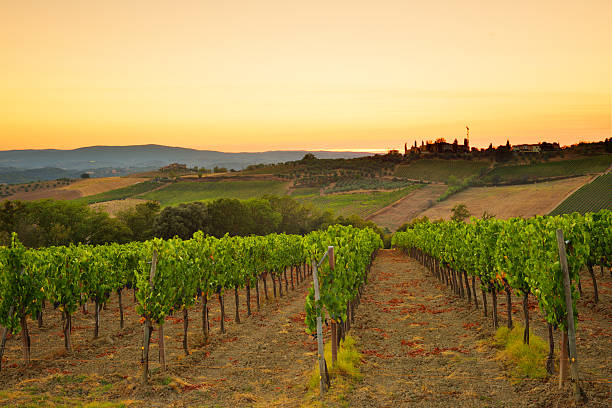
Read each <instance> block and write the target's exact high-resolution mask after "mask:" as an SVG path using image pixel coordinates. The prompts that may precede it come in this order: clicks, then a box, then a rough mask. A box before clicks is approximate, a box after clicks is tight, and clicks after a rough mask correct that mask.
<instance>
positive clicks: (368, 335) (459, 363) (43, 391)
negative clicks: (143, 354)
mask: <svg viewBox="0 0 612 408" xmlns="http://www.w3.org/2000/svg"><path fill="white" fill-rule="evenodd" d="M583 279H584V281H583V290H584V293H585V295H584V296H583V297H582V298H581V299H580V300H579V301H578V308H579V310H581V311H583V313H581V314H580V317H579V324H578V343H577V344H578V353H579V354H578V355H579V357H580V359H581V362H582V363H581V365H580V368H581V373H582V377H581V378H582V379H583V380H584V381H583V387H584V388H585V390H586V391H587V393H588V396H589V398H590V400H589V403H590V404H591V405H587V406H593V407H604V406H606V401H607V400H609V396H610V388H609V384H607V383H606V382H605V379H606V378H609V377H610V376H611V375H612V372H611V371H610V370H612V366H611V365H610V364H608V363H607V362H609V361H610V359H611V358H612V356H611V355H610V351H611V350H612V344H611V343H610V338H611V336H612V326H611V324H610V322H611V320H610V319H611V316H610V313H611V311H610V310H609V307H608V306H607V305H610V301H612V280H611V278H610V277H609V275H607V274H606V275H605V277H603V278H602V279H601V280H600V297H601V299H600V306H597V307H594V306H593V304H592V287H591V286H590V279H589V278H588V275H587V274H586V273H585V274H583ZM310 284H311V281H310V280H308V281H306V282H305V283H304V284H302V285H300V286H299V287H296V290H290V291H289V292H288V293H285V294H284V295H283V297H282V298H274V297H273V295H272V291H271V289H270V286H271V282H270V281H268V285H269V288H268V291H269V297H270V300H268V301H265V300H264V297H263V292H262V296H261V297H262V299H261V300H262V309H261V311H256V308H255V306H254V301H253V315H252V316H251V317H246V307H245V304H244V300H245V295H244V291H241V292H240V300H241V303H240V313H241V315H242V323H241V324H236V323H235V321H234V314H235V306H234V302H233V299H231V298H232V296H227V297H226V301H225V313H226V318H225V322H226V325H225V326H226V330H227V332H226V333H225V334H220V333H219V320H220V318H219V313H220V311H219V304H218V302H217V300H216V299H211V301H210V302H209V307H210V318H211V336H210V338H209V341H208V342H204V341H202V328H201V319H200V313H201V302H200V301H198V302H197V304H196V305H195V306H194V307H192V308H190V313H189V315H190V325H189V329H188V331H189V336H188V338H189V349H190V352H191V354H190V355H189V356H185V355H184V353H183V350H182V347H181V340H182V334H183V321H182V317H181V316H180V315H175V316H171V317H169V318H168V319H167V323H166V325H165V326H166V327H165V338H166V361H167V364H168V368H167V371H166V373H162V372H161V371H160V365H159V363H158V360H157V353H156V352H157V343H158V334H159V332H158V331H157V330H156V331H155V332H154V333H153V340H152V345H151V352H150V354H151V356H150V367H151V371H152V372H151V374H152V378H151V380H150V382H149V385H147V386H143V385H142V384H141V383H140V378H139V376H140V365H139V363H138V362H139V359H140V345H141V342H142V324H141V323H140V321H139V316H138V315H137V313H136V312H135V310H134V302H133V300H132V298H131V297H132V296H131V292H128V291H127V290H126V291H124V292H125V296H124V300H123V302H124V313H125V319H126V322H125V327H124V329H123V330H121V329H119V327H118V305H117V296H116V294H113V295H112V297H111V301H110V302H109V304H108V306H107V309H106V310H103V311H102V312H101V314H100V317H101V324H100V325H101V330H102V331H101V334H102V335H101V337H100V339H98V340H96V341H92V340H91V330H92V328H93V324H94V323H93V320H94V317H93V313H91V312H90V313H88V314H83V313H82V312H81V311H78V312H76V313H75V314H74V317H73V319H74V320H73V335H72V336H73V341H74V351H73V352H72V353H71V354H69V355H68V354H66V353H65V352H64V351H63V348H64V346H63V340H62V337H61V335H60V333H61V317H60V312H59V311H57V310H55V311H53V309H51V308H49V309H48V310H46V311H45V320H44V326H43V328H41V329H39V328H37V327H36V322H35V321H30V323H31V325H30V327H31V329H30V330H31V333H30V334H31V338H32V343H31V344H32V353H33V355H32V359H33V362H32V365H31V366H30V367H27V368H26V367H23V363H22V362H21V344H20V340H21V339H20V335H15V336H11V337H10V338H9V340H8V342H7V350H6V354H5V361H4V364H3V367H2V376H0V388H1V389H2V391H0V405H2V406H41V405H45V406H57V407H59V406H62V407H79V406H87V407H91V408H93V407H106V408H114V407H150V406H174V407H188V406H211V407H226V406H233V407H261V408H263V407H310V406H319V405H317V404H318V403H317V398H316V392H317V391H318V389H317V388H316V387H315V388H314V389H311V388H309V385H308V383H309V381H310V376H311V375H312V372H313V370H314V369H315V367H316V352H317V343H316V341H315V340H314V339H313V338H312V336H310V335H307V334H306V333H305V331H304V329H305V325H304V299H305V296H306V293H307V289H308V287H309V285H310ZM261 286H262V285H261V282H260V290H262V289H261ZM489 298H490V297H489ZM498 301H499V303H498V313H499V315H500V324H501V325H504V324H505V320H506V316H507V315H506V305H505V296H500V297H499V299H498ZM92 308H93V304H91V303H90V304H89V309H90V310H91V309H92ZM529 309H530V310H531V311H532V322H531V324H532V329H533V331H534V333H535V334H537V335H539V336H540V337H543V338H544V339H546V336H547V333H546V325H545V324H544V323H543V316H541V315H540V314H539V312H538V311H537V310H538V306H537V303H536V302H535V301H534V300H533V299H531V300H530V302H529ZM489 313H491V312H490V311H489ZM521 313H522V311H521V310H520V299H519V298H515V299H514V308H513V314H514V316H513V318H514V321H515V324H516V323H521V322H522V317H521ZM323 328H324V336H325V342H326V343H329V341H330V328H329V326H328V325H324V326H323ZM350 335H351V336H353V337H354V338H355V339H356V341H357V350H358V351H359V353H360V355H361V363H360V367H358V372H357V374H358V378H360V379H359V380H356V381H354V382H353V383H350V384H348V385H345V386H344V387H341V385H340V384H339V383H338V382H336V381H334V380H332V388H331V390H330V393H329V397H328V401H327V402H326V405H325V406H328V407H346V406H350V407H412V406H422V407H449V406H453V407H494V406H499V407H536V408H548V407H551V406H558V407H565V406H571V390H570V388H569V386H566V388H565V389H563V390H558V389H557V384H556V377H555V376H553V377H549V378H545V379H539V380H525V381H522V382H518V383H513V382H512V380H511V379H510V377H511V374H510V372H509V371H506V370H505V369H504V366H503V364H502V363H501V361H499V358H498V356H497V353H498V351H499V350H498V349H497V348H496V346H495V343H494V340H493V335H494V330H493V328H492V324H491V318H490V316H489V317H483V315H482V304H481V307H480V309H475V308H474V307H473V305H470V304H469V303H468V302H467V301H466V300H464V299H460V298H459V297H458V296H456V295H454V294H453V293H452V291H450V290H449V289H448V288H446V287H445V286H444V285H441V284H440V283H439V282H438V281H437V280H435V279H434V278H433V277H432V276H431V274H430V272H429V271H427V269H426V268H424V267H423V266H421V265H420V264H419V263H418V262H416V261H415V260H414V259H411V258H408V257H407V256H405V255H403V254H402V253H401V252H399V251H394V250H383V251H380V252H379V255H378V256H377V258H376V259H375V261H374V264H373V266H372V270H371V273H370V278H369V280H368V284H367V285H366V286H365V291H364V296H363V298H362V301H361V304H360V305H359V307H358V308H357V309H356V313H355V322H354V324H353V326H352V328H351V331H350ZM555 341H556V347H557V348H556V353H557V362H556V364H557V368H556V369H555V370H556V372H557V371H558V350H559V349H558V344H559V343H558V341H559V336H558V332H556V333H555ZM328 364H329V361H328ZM602 379H604V382H602V381H601V380H602ZM87 404H90V405H87ZM155 404H157V405H155Z"/></svg>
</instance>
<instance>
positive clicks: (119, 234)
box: [0, 196, 384, 248]
mask: <svg viewBox="0 0 612 408" xmlns="http://www.w3.org/2000/svg"><path fill="white" fill-rule="evenodd" d="M334 224H341V225H352V226H354V227H358V228H363V227H370V228H372V229H374V230H375V231H376V232H377V233H378V234H379V235H381V237H384V234H383V231H382V230H381V229H380V228H379V227H377V226H376V225H375V224H374V223H373V222H371V221H364V220H363V219H362V218H360V217H358V216H349V217H343V216H339V217H337V216H335V215H334V214H332V213H331V212H329V211H325V212H323V211H320V210H318V209H316V208H315V207H313V206H311V205H305V204H301V203H299V202H297V201H295V200H294V199H292V198H290V197H276V196H264V197H262V198H256V199H250V200H238V199H232V198H220V199H217V200H213V201H209V202H199V201H198V202H191V203H184V204H180V205H177V206H172V207H166V208H164V209H161V208H160V205H159V203H157V202H153V201H150V202H146V203H141V204H138V205H136V206H134V207H132V208H129V209H126V210H123V211H120V212H118V213H117V216H116V217H111V216H109V214H108V213H106V212H102V211H96V210H94V209H92V208H90V207H89V206H87V204H85V203H80V202H74V201H66V200H51V199H47V200H37V201H17V200H15V201H4V202H2V203H1V204H0V245H5V246H7V245H9V244H10V237H11V233H13V232H16V233H17V234H18V236H19V239H20V241H21V242H22V243H23V244H24V245H25V246H27V247H30V248H39V247H46V246H54V245H70V244H78V243H82V244H92V245H99V244H105V243H110V242H117V243H126V242H130V241H146V240H148V239H152V238H165V239H169V238H173V237H175V236H176V237H179V238H182V239H188V238H190V237H191V236H192V235H193V233H194V232H196V231H202V232H203V233H204V234H207V235H210V236H214V237H218V238H220V237H222V236H224V235H225V234H229V235H231V236H248V235H266V234H271V233H285V234H300V235H303V234H306V233H308V232H310V231H314V230H320V229H325V228H327V227H328V226H330V225H334Z"/></svg>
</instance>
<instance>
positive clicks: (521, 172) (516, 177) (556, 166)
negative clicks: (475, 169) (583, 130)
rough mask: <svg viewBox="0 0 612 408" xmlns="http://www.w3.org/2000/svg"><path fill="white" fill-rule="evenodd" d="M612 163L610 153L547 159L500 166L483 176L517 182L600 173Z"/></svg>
mask: <svg viewBox="0 0 612 408" xmlns="http://www.w3.org/2000/svg"><path fill="white" fill-rule="evenodd" d="M610 165H612V154H606V155H600V156H592V157H581V158H578V159H569V160H558V161H549V162H543V163H536V164H527V165H509V166H500V167H496V168H495V169H493V170H492V171H491V172H490V173H488V174H487V175H486V177H485V181H493V180H496V181H497V182H502V183H517V182H524V181H529V180H536V179H541V178H548V177H569V176H579V175H585V174H593V173H601V172H603V171H605V170H606V169H607V168H608V167H610Z"/></svg>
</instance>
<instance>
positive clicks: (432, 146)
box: [404, 138, 470, 156]
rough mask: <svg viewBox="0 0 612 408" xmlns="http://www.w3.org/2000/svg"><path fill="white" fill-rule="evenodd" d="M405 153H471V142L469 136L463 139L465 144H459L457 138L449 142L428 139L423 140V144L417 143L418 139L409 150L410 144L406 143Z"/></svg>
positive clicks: (441, 139)
mask: <svg viewBox="0 0 612 408" xmlns="http://www.w3.org/2000/svg"><path fill="white" fill-rule="evenodd" d="M404 152H405V155H408V154H416V155H425V156H427V155H429V154H434V153H470V142H469V140H468V139H467V138H465V139H463V144H461V145H460V144H459V142H458V141H457V139H455V140H454V141H453V143H447V142H446V139H444V138H440V139H436V141H435V142H431V141H427V143H424V142H423V141H421V146H418V145H417V142H416V140H415V141H414V146H412V147H411V148H410V151H409V150H408V145H407V144H404Z"/></svg>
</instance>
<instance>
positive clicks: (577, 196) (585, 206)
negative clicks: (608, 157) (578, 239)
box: [550, 173, 612, 215]
mask: <svg viewBox="0 0 612 408" xmlns="http://www.w3.org/2000/svg"><path fill="white" fill-rule="evenodd" d="M601 209H612V173H607V174H602V175H601V176H599V177H597V178H596V179H595V180H593V181H591V182H590V183H588V184H585V185H584V186H582V187H580V189H578V190H576V191H575V192H574V193H573V194H572V195H571V196H569V197H568V198H567V199H565V200H564V201H563V202H562V203H561V204H559V206H558V207H557V208H555V209H554V210H553V211H552V212H551V213H550V214H551V215H559V214H570V213H573V212H579V213H581V214H584V213H585V212H589V211H591V212H597V211H599V210H601Z"/></svg>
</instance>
